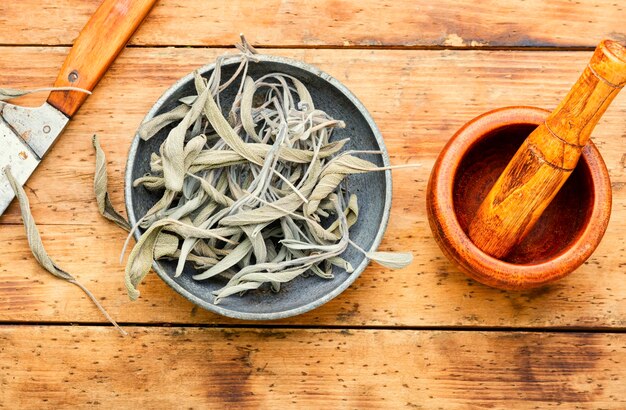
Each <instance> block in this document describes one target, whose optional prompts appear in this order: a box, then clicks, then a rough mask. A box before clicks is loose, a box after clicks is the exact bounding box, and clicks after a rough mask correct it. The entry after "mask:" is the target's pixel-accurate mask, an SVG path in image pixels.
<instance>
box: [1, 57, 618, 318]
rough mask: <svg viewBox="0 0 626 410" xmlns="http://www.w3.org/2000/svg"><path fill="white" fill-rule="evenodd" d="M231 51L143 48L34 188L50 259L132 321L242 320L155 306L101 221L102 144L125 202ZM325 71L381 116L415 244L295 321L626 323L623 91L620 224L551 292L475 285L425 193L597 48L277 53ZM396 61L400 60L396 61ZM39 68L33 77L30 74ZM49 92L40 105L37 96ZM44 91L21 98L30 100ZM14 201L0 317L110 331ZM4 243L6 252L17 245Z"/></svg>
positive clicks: (153, 283)
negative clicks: (131, 151) (140, 167)
mask: <svg viewBox="0 0 626 410" xmlns="http://www.w3.org/2000/svg"><path fill="white" fill-rule="evenodd" d="M0 51H2V55H3V56H5V58H3V59H2V63H0V64H1V65H0V72H3V73H7V74H6V77H5V78H6V81H7V83H8V84H12V85H14V86H31V87H32V86H43V85H49V83H50V82H51V81H52V79H53V78H54V70H55V67H58V66H59V64H60V62H61V61H62V59H63V56H64V54H65V52H66V51H67V49H64V48H30V47H25V48H16V47H10V48H2V49H0ZM222 51H224V50H198V49H129V50H126V51H125V52H124V53H123V54H122V56H121V57H120V59H119V60H118V62H117V63H115V64H114V66H113V68H112V71H111V72H110V73H109V74H108V75H107V76H106V77H105V78H104V80H103V81H102V83H101V84H100V85H99V86H98V88H97V89H96V91H95V93H94V95H93V96H91V97H90V99H88V101H87V102H86V104H85V106H84V107H83V108H82V109H81V111H79V113H78V115H77V116H76V118H75V120H73V122H71V123H70V126H69V128H68V129H67V132H66V133H65V134H64V135H63V137H62V138H61V139H60V141H59V143H58V144H57V145H56V146H55V148H54V149H53V151H52V152H51V154H50V156H49V157H48V158H46V159H45V160H44V161H43V163H42V166H41V167H42V168H41V169H40V170H38V171H37V172H36V174H35V175H34V177H33V178H32V179H31V181H30V182H29V183H28V185H27V187H28V189H27V191H28V192H29V195H30V198H31V202H32V207H33V212H34V215H35V218H36V220H37V221H38V222H39V223H40V224H41V225H42V228H43V229H42V231H43V234H44V241H45V243H46V245H47V246H48V249H49V251H50V254H51V255H53V256H54V257H56V258H57V259H58V261H59V263H60V265H61V266H64V267H66V268H67V269H68V270H70V271H71V272H74V273H75V274H76V275H77V276H79V277H80V279H81V280H83V282H84V283H85V284H86V285H87V286H89V287H91V288H92V289H94V291H96V293H97V294H98V296H99V297H104V298H106V301H105V305H106V306H107V307H108V308H109V309H110V310H111V313H112V314H113V315H114V317H115V318H116V319H118V320H120V321H124V322H144V321H146V322H175V323H232V321H230V320H228V319H224V318H222V317H218V316H215V315H212V314H209V313H207V312H204V311H203V310H202V309H200V310H198V309H197V308H194V307H193V306H192V305H191V304H190V303H188V302H186V301H185V300H184V299H183V298H182V297H180V296H178V295H177V294H176V293H174V292H173V291H171V290H170V289H169V288H168V287H166V286H165V285H164V284H163V283H161V281H160V280H159V279H158V278H156V276H155V275H151V276H150V277H149V278H148V279H147V281H146V285H145V286H144V287H143V289H142V290H143V296H142V298H141V299H140V300H139V301H138V302H135V303H131V302H129V301H128V300H127V298H126V296H125V291H124V290H123V282H122V271H123V267H122V266H120V265H119V264H118V262H117V261H118V258H119V251H120V249H121V246H122V242H123V240H124V237H125V235H124V233H123V232H121V231H120V230H118V229H117V228H116V227H114V226H110V225H109V224H107V223H105V222H104V221H103V220H102V219H101V218H100V217H99V215H98V214H97V211H96V207H95V204H94V200H93V193H92V185H91V184H92V175H93V162H94V160H93V153H92V148H91V145H90V140H91V138H90V137H91V135H92V134H93V133H94V132H97V133H99V134H100V135H101V138H102V143H103V146H104V148H105V150H106V151H107V152H108V154H109V155H108V160H109V170H110V172H111V175H110V184H111V187H112V191H113V201H114V203H115V205H116V206H117V207H118V208H120V209H121V208H122V207H123V195H122V190H123V189H122V186H123V181H122V178H123V177H122V175H123V169H124V163H125V160H126V153H127V150H128V146H129V143H130V139H131V136H132V134H133V132H134V129H135V128H136V126H137V124H138V123H139V122H140V121H141V118H142V117H143V115H144V113H145V112H147V110H148V109H149V107H150V106H151V105H152V103H153V101H155V100H156V99H157V98H158V96H159V95H160V94H161V93H162V92H163V91H164V90H165V89H166V88H167V87H168V86H169V84H171V83H173V82H174V80H175V79H177V78H178V77H180V76H182V75H183V74H185V73H186V72H188V71H190V70H191V69H192V68H194V67H196V66H198V65H200V64H202V63H204V62H207V61H209V60H211V59H212V58H213V57H214V56H215V55H217V54H218V53H221V52H222ZM272 52H275V53H277V54H281V55H286V56H291V57H295V58H299V59H302V60H304V61H308V62H310V63H313V64H315V65H317V66H319V67H321V68H322V69H325V70H327V71H328V72H330V73H331V74H333V75H334V76H336V77H337V78H338V79H339V80H341V81H342V82H344V83H345V84H347V85H348V87H349V88H351V89H352V90H353V91H354V92H355V93H356V95H357V96H359V98H361V99H362V101H363V102H364V103H365V105H366V106H367V107H368V108H369V109H370V110H371V112H372V113H373V116H374V117H375V119H376V121H377V123H378V125H379V126H380V128H381V129H382V132H383V134H384V136H385V140H386V143H387V146H388V148H389V150H390V153H391V156H392V162H393V163H406V162H416V161H419V162H421V163H422V164H423V167H422V168H420V169H418V170H415V171H411V172H405V171H404V172H403V171H398V172H394V203H393V209H392V215H391V220H390V224H389V227H388V230H387V234H386V237H385V241H384V242H383V245H382V248H383V249H396V250H398V249H404V250H410V251H412V252H413V253H414V255H415V256H416V260H415V262H414V263H413V264H412V265H411V266H410V267H409V268H407V269H405V270H402V271H395V272H394V271H390V270H387V269H382V268H380V267H378V266H370V267H369V268H368V270H367V271H366V272H365V273H364V275H363V276H362V278H360V279H359V280H357V282H356V283H355V284H354V286H352V287H351V288H350V289H349V290H348V291H346V292H345V293H344V294H343V295H342V296H340V297H339V298H337V299H336V300H334V301H332V302H331V303H329V304H328V305H326V306H324V307H322V308H320V309H317V310H315V311H313V312H311V313H309V314H306V315H303V316H300V317H296V318H292V319H288V320H286V321H284V322H283V323H295V324H342V325H350V326H360V325H368V326H372V325H373V326H377V325H382V326H394V325H401V326H447V325H450V326H520V327H535V326H536V327H545V326H547V327H553V326H557V327H568V326H573V327H617V328H623V327H624V326H626V304H625V303H624V300H625V299H626V283H624V281H623V280H622V276H623V273H622V269H623V264H624V261H625V260H626V250H625V248H624V243H625V242H626V229H625V228H626V218H624V214H625V213H626V188H625V187H626V177H625V175H624V160H623V158H624V154H623V152H624V151H623V148H622V147H623V146H624V139H625V138H626V125H625V124H624V122H623V121H622V119H623V118H624V117H625V116H626V97H625V96H624V95H622V96H619V97H618V98H617V99H616V101H615V103H614V104H615V105H614V106H613V107H611V108H610V109H609V111H608V112H607V114H606V117H605V119H603V120H602V122H601V124H600V125H599V127H598V130H597V132H596V133H595V137H594V139H595V141H596V142H597V143H598V145H600V149H601V151H602V153H603V155H604V157H605V160H606V162H607V165H608V167H609V169H610V172H611V177H612V180H613V185H614V203H613V218H612V220H611V223H610V225H609V229H608V232H607V234H606V236H605V239H604V241H603V243H602V244H601V245H600V247H599V248H598V250H597V251H596V252H595V254H594V256H593V257H592V258H591V259H590V260H589V261H588V262H587V263H586V264H585V265H584V266H583V267H581V268H580V269H579V270H578V271H577V272H576V273H575V274H573V275H571V276H569V277H568V278H566V279H564V280H562V281H560V282H558V283H556V284H554V285H552V286H550V287H547V288H544V289H540V290H535V291H530V292H523V293H507V292H500V291H497V290H494V289H490V288H487V287H484V286H482V285H479V284H476V283H475V282H472V281H469V280H467V279H466V278H465V277H464V276H463V275H461V274H460V273H458V271H457V270H456V269H455V268H454V267H452V266H451V264H450V263H449V262H448V261H447V260H446V259H445V257H444V256H443V255H442V254H441V252H440V250H439V249H438V248H437V246H436V244H435V243H434V240H433V239H432V236H431V233H430V229H429V228H428V223H427V220H426V215H425V204H424V200H425V199H424V191H425V188H426V182H427V179H428V175H429V172H430V168H431V166H432V164H433V162H434V160H435V158H436V155H437V154H438V152H439V150H440V149H441V147H442V146H443V144H445V142H446V140H447V139H448V138H449V136H451V135H452V134H453V133H454V131H455V130H456V129H457V128H458V127H460V126H461V125H462V124H463V122H465V121H466V120H468V119H470V118H472V117H473V116H475V115H478V114H479V113H481V112H484V111H485V110H488V109H490V108H493V107H496V106H504V105H513V104H515V103H516V102H517V103H519V102H523V103H525V104H530V105H539V106H547V107H550V106H554V105H555V104H556V103H557V101H558V100H559V98H560V97H561V96H562V95H563V94H564V93H565V92H566V91H567V89H568V87H569V86H570V84H571V83H572V82H573V81H574V80H575V79H576V77H577V75H578V72H579V70H580V69H582V68H581V67H583V66H584V64H585V63H586V61H587V59H588V56H589V53H586V52H564V53H558V57H559V58H558V60H556V61H555V60H554V57H555V54H554V53H545V52H517V53H510V52H485V51H477V52H467V51H463V52H461V51H364V50H349V51H343V52H337V51H333V50H272ZM389 61H393V64H389ZM24 62H28V63H29V64H26V68H25V69H23V70H21V71H19V70H17V67H18V66H20V65H22V66H23V65H24ZM39 98H42V97H39ZM36 99H37V97H29V98H26V99H22V101H23V102H25V103H29V104H32V103H34V102H35V100H36ZM19 223H20V217H19V214H18V211H17V208H16V206H15V204H13V205H12V206H11V207H10V209H9V210H8V212H7V214H5V215H4V216H3V217H2V218H0V224H2V229H1V230H0V241H2V243H3V244H7V245H8V246H7V247H5V248H3V258H2V259H1V260H0V273H1V274H2V278H3V280H5V281H6V282H4V283H5V284H4V285H3V286H0V320H4V321H14V320H19V321H29V320H34V321H48V320H52V321H101V320H102V318H101V316H100V315H99V313H98V312H97V311H96V310H95V309H94V308H93V306H92V305H91V303H90V302H89V301H88V300H87V299H85V298H83V297H82V295H81V294H80V292H79V291H78V290H77V289H75V288H73V287H71V286H68V285H66V284H63V283H60V282H59V281H58V280H56V279H54V278H51V277H48V275H47V274H46V273H45V272H42V271H41V269H40V268H39V267H38V266H37V265H36V264H35V263H34V262H33V261H32V260H31V258H30V255H29V253H28V250H27V247H26V242H25V240H24V234H23V228H22V227H21V226H19V225H15V224H19ZM5 249H6V250H5Z"/></svg>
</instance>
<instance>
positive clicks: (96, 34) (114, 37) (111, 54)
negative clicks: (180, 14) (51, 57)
mask: <svg viewBox="0 0 626 410" xmlns="http://www.w3.org/2000/svg"><path fill="white" fill-rule="evenodd" d="M154 3H156V0H104V1H103V2H102V4H101V5H100V7H98V10H96V12H95V13H94V14H93V15H92V16H91V18H90V19H89V21H88V22H87V24H86V25H85V27H83V29H82V30H81V32H80V35H79V36H78V38H77V39H76V41H74V46H73V47H72V49H71V50H70V53H69V55H68V56H67V58H66V59H65V62H64V63H63V67H62V68H61V72H60V73H59V76H58V77H57V79H56V81H55V83H54V86H55V87H67V86H72V87H80V88H84V89H86V90H89V91H92V90H93V89H94V88H95V86H96V84H98V81H100V79H101V78H102V76H103V75H104V73H105V72H106V71H107V69H108V68H109V66H110V65H111V63H113V60H115V57H117V55H118V54H119V53H120V51H122V48H124V45H126V43H127V42H128V40H129V39H130V37H131V36H132V35H133V33H134V32H135V30H137V27H139V25H140V24H141V22H142V21H143V19H144V18H145V17H146V15H147V14H148V12H149V11H150V9H151V8H152V6H153V5H154ZM87 95H88V94H85V93H82V92H79V91H53V92H52V93H50V96H49V97H48V103H50V104H51V105H53V106H54V107H56V108H57V109H58V110H60V111H62V112H63V113H64V114H65V115H67V116H68V117H71V116H72V115H74V113H76V111H78V109H79V108H80V106H81V105H82V104H83V102H84V101H85V99H87Z"/></svg>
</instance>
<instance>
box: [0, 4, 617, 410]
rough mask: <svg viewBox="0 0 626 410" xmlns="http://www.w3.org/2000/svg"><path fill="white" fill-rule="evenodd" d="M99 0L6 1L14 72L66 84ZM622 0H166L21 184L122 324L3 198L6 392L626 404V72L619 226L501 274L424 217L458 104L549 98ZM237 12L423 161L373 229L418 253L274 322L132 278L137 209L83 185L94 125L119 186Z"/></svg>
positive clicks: (607, 30)
mask: <svg viewBox="0 0 626 410" xmlns="http://www.w3.org/2000/svg"><path fill="white" fill-rule="evenodd" d="M98 3H99V2H98V1H79V0H49V1H34V0H23V1H19V2H17V1H5V2H1V3H0V86H10V87H14V88H19V87H28V88H32V87H38V86H50V85H52V84H53V83H54V80H55V78H56V76H57V74H58V72H59V69H60V68H61V66H62V64H63V61H64V60H65V57H66V56H67V54H68V52H69V45H71V43H72V42H73V40H74V39H75V38H76V37H77V35H78V33H79V31H80V29H81V28H82V26H83V25H84V24H85V23H86V22H87V20H88V19H89V17H90V15H91V14H92V13H93V12H94V11H95V10H96V8H97V7H98ZM625 10H626V9H624V6H623V5H622V4H621V3H620V2H615V1H613V2H602V1H586V0H585V1H580V2H568V1H554V2H543V1H539V0H532V1H519V2H518V1H506V2H486V3H485V2H483V3H476V2H471V3H467V4H464V5H459V4H458V2H452V1H441V2H426V1H396V2H385V1H376V2H375V1H361V2H357V1H330V0H324V1H319V2H296V1H267V2H261V1H243V0H238V1H232V2H217V1H212V0H211V1H204V0H202V1H201V0H190V1H182V0H180V1H176V0H161V1H159V2H158V3H157V5H156V6H155V7H154V9H153V10H152V12H151V14H150V15H149V16H148V17H147V19H146V21H145V24H144V25H143V26H141V27H140V28H139V29H138V31H137V33H136V34H135V35H134V36H133V38H132V39H131V42H130V44H131V46H129V47H127V48H126V49H125V50H123V51H122V53H121V54H120V55H119V57H118V58H117V60H116V61H115V62H114V63H113V65H112V66H111V68H110V69H109V71H108V72H107V73H106V74H105V76H104V77H103V79H102V80H101V81H100V83H99V84H98V86H97V87H96V88H95V90H94V93H93V95H91V96H90V97H89V98H88V99H87V100H86V101H85V103H84V104H83V106H82V107H81V109H80V110H79V111H78V112H77V114H76V115H75V116H74V118H73V119H72V120H71V121H70V123H69V125H68V127H67V129H66V131H65V132H64V134H63V135H62V137H61V138H60V139H59V141H58V143H57V144H56V145H55V147H54V148H53V149H52V151H51V152H50V154H49V155H48V156H47V157H46V158H45V159H44V161H43V162H42V164H41V165H40V167H39V169H38V170H37V171H36V172H35V174H34V175H33V177H32V178H31V179H30V180H29V182H28V184H27V186H26V192H27V194H28V195H29V198H30V201H31V205H32V210H33V214H34V217H35V220H36V221H37V222H38V224H39V226H40V228H41V231H42V236H43V241H44V243H45V245H46V248H47V250H48V252H49V254H50V255H51V256H52V257H53V258H54V259H55V260H56V261H57V262H58V264H59V265H60V266H62V267H64V268H65V269H67V270H68V271H70V272H72V273H73V274H74V275H75V276H77V277H78V279H79V280H80V281H81V282H82V283H84V284H85V285H86V286H87V287H89V288H90V289H91V290H92V291H93V292H94V293H95V294H96V296H97V297H98V299H100V300H101V302H102V304H103V305H104V306H105V307H106V308H107V309H108V310H109V312H110V313H111V315H112V316H113V317H114V318H115V319H116V320H118V321H119V322H120V323H121V324H122V326H123V327H124V328H126V329H127V330H128V331H129V333H130V334H131V337H130V338H121V337H120V336H119V335H118V334H117V333H116V332H115V331H114V330H113V329H112V328H111V327H109V326H104V325H105V321H104V320H103V318H102V316H101V315H100V313H99V312H98V311H97V309H96V308H94V306H93V305H92V304H91V302H90V301H89V300H88V299H87V298H86V297H84V295H83V294H82V293H81V292H80V291H79V290H78V289H77V288H76V287H74V286H71V285H68V284H66V283H63V282H62V281H60V280H58V279H56V278H54V277H52V276H50V275H49V274H48V273H46V272H44V271H42V269H41V268H39V267H38V265H37V264H36V262H34V261H33V259H32V257H31V255H30V253H29V251H28V247H27V244H26V238H25V234H24V229H23V227H22V226H21V217H20V215H19V211H18V209H17V207H16V206H15V204H13V205H11V207H10V208H9V209H8V210H7V212H6V213H5V214H4V215H3V216H2V217H0V244H1V251H0V252H1V255H0V256H1V257H0V322H1V323H2V324H3V325H2V327H1V328H0V406H4V407H7V408H15V407H23V408H42V407H49V408H59V407H72V408H75V407H96V406H100V407H112V406H114V405H117V407H118V408H134V407H137V406H141V405H143V407H146V408H175V407H182V406H185V405H186V406H187V407H189V408H202V407H209V406H213V407H218V406H224V405H228V404H231V405H233V404H237V405H240V406H241V405H243V406H246V405H247V406H248V407H253V406H259V405H266V406H269V405H275V406H281V407H282V406H289V405H292V406H293V407H300V408H303V407H305V408H306V407H314V406H324V405H326V406H329V407H330V406H332V407H340V408H362V407H366V406H370V407H376V408H380V407H385V406H387V407H390V408H398V407H407V408H468V407H472V406H473V407H493V408H502V407H511V408H524V407H528V408H534V407H537V406H539V407H547V406H550V405H554V406H556V405H557V404H560V405H561V406H563V407H576V406H578V407H583V408H616V409H618V408H624V407H626V394H625V393H624V392H623V385H624V382H625V381H624V378H625V376H626V375H625V374H624V363H625V362H626V335H625V334H624V333H623V332H624V330H626V303H625V302H626V281H625V280H624V269H625V268H626V247H625V244H626V151H624V146H626V144H625V143H626V122H625V120H624V118H626V95H620V96H618V97H617V98H616V99H615V100H614V102H613V104H612V106H611V107H610V108H609V109H608V110H607V112H606V114H605V115H604V117H603V119H602V120H601V121H600V122H599V124H598V126H597V129H596V130H595V131H594V134H593V140H594V141H595V142H596V144H597V146H598V149H599V151H600V152H601V154H602V156H603V158H604V160H605V162H606V164H607V168H608V170H609V174H610V177H611V180H612V189H613V211H612V217H611V220H610V222H609V225H608V229H607V233H606V235H605V236H604V239H603V241H602V242H601V243H600V246H599V247H598V248H597V250H596V251H595V252H594V254H593V255H592V256H591V258H590V259H589V260H588V261H587V262H586V263H585V264H584V265H582V266H581V267H580V268H579V269H578V270H576V271H575V272H574V273H573V274H571V275H569V276H568V277H566V278H564V279H563V280H560V281H558V282H555V283H554V284H552V285H550V286H548V287H544V288H540V289H536V290H532V291H526V292H504V291H499V290H495V289H492V288H488V287H486V286H483V285H481V284H479V283H477V282H474V281H472V280H470V279H468V278H466V277H465V276H464V275H463V274H462V273H460V272H459V271H458V270H457V269H456V268H455V267H454V266H453V265H452V264H451V263H450V262H449V261H448V260H447V259H446V257H445V256H444V255H443V254H442V252H441V251H440V249H439V248H438V246H437V244H436V243H435V241H434V239H433V238H432V234H431V232H430V229H429V226H428V222H427V218H426V205H425V191H426V183H427V180H428V176H429V174H430V171H431V168H432V166H433V164H434V162H435V159H436V157H437V155H438V153H439V151H440V150H441V149H442V148H443V146H444V145H445V143H446V141H447V140H448V139H449V138H450V137H451V136H452V135H453V134H454V133H455V131H456V130H457V129H458V128H459V127H461V125H463V124H464V123H465V122H466V121H468V120H470V119H471V118H473V117H475V116H477V115H478V114H481V113H483V112H485V111H487V110H490V109H492V108H496V107H501V106H507V105H519V104H524V105H534V106H539V107H543V108H547V109H550V110H551V109H553V108H554V107H556V106H557V104H558V102H559V101H560V100H561V99H562V98H563V97H564V96H565V94H566V93H567V90H568V89H569V88H570V87H571V85H572V84H573V83H574V82H575V81H576V79H577V78H578V76H579V75H580V73H581V71H582V68H583V67H584V66H585V64H586V63H587V61H588V60H589V58H590V57H591V54H592V50H593V47H594V46H595V45H596V44H597V43H598V42H599V41H600V40H601V39H602V38H605V37H609V38H614V39H617V40H620V39H621V40H622V41H624V40H626V35H625V33H624V32H623V30H624V28H623V22H624V18H625V17H626V14H625ZM239 32H244V33H245V34H246V35H247V37H248V39H249V40H250V41H251V42H252V43H253V44H255V45H261V46H263V47H264V48H263V49H262V51H263V52H265V53H271V54H277V55H283V56H287V57H291V58H296V59H301V60H303V61H306V62H308V63H310V64H313V65H315V66H318V67H319V68H321V69H322V70H324V71H326V72H328V73H329V74H331V75H332V76H334V77H336V78H337V79H338V80H340V81H341V82H343V83H344V84H346V85H347V86H348V88H350V89H351V90H352V91H353V92H354V93H355V94H356V95H357V97H358V98H359V99H361V101H362V102H363V103H364V105H365V106H366V107H367V108H368V110H370V112H371V113H372V115H373V117H374V119H375V121H376V123H377V125H378V126H379V128H380V129H381V132H382V134H383V136H384V138H385V142H386V144H387V147H388V149H389V152H390V155H391V161H392V163H394V164H404V163H409V162H419V163H421V164H422V166H421V168H418V169H415V170H410V171H406V170H397V171H394V172H393V181H394V188H393V189H394V190H393V206H392V210H391V219H390V223H389V227H388V229H387V232H386V235H385V238H384V241H383V244H382V246H381V247H382V249H385V250H389V249H393V250H407V251H411V252H413V253H414V255H415V261H414V262H413V263H412V264H411V265H410V266H409V267H408V268H406V269H403V270H399V271H391V270H388V269H384V268H381V267H379V266H375V265H371V266H369V267H368V268H367V270H366V271H365V272H364V273H363V274H362V276H361V277H360V278H358V279H357V281H356V282H355V283H354V285H353V286H351V287H350V288H349V289H348V290H346V291H345V292H344V293H342V294H341V295H340V296H339V297H337V298H336V299H334V300H332V301H331V302H329V303H328V304H326V305H324V306H322V307H320V308H318V309H316V310H313V311H311V312H309V313H306V314H304V315H301V316H296V317H293V318H289V319H284V320H281V321H277V322H263V323H255V322H239V321H236V320H233V319H227V318H224V317H221V316H217V315H214V314H211V313H209V312H206V311H204V310H202V309H199V308H197V307H194V305H192V304H191V303H190V302H188V301H186V300H185V299H183V298H182V297H181V296H179V295H178V294H177V293H175V292H174V291H172V290H171V289H170V288H169V287H167V286H166V285H165V284H164V283H163V282H162V281H160V280H159V279H158V278H157V277H156V275H154V274H150V275H149V276H148V277H147V278H146V280H145V283H144V284H143V286H142V296H141V297H140V299H139V300H138V301H137V302H130V301H129V300H128V298H127V296H126V293H125V290H124V284H123V266H122V265H120V264H119V263H118V258H119V253H120V251H121V248H122V243H123V241H124V238H125V233H124V232H122V231H120V229H119V228H117V227H116V226H112V225H110V224H108V223H106V222H105V221H103V220H102V218H101V217H100V216H99V214H98V213H97V207H96V205H95V202H94V195H93V191H92V189H93V188H92V182H93V170H94V154H93V152H92V147H91V136H92V135H93V134H94V133H97V134H98V135H99V136H100V138H101V142H102V146H103V148H104V149H105V151H106V153H107V160H108V169H109V173H110V175H109V183H110V187H111V190H112V200H113V203H114V205H115V206H116V207H117V208H119V209H123V202H124V201H123V193H122V192H123V173H124V166H125V161H126V154H127V151H128V148H129V145H130V141H131V138H132V137H133V133H134V131H135V130H136V128H137V125H138V124H139V123H140V122H141V120H142V118H143V116H144V115H145V113H146V112H147V111H148V109H149V108H150V107H151V106H152V104H153V103H154V102H155V101H156V99H157V98H158V97H159V96H160V95H161V94H162V93H163V91H165V90H166V89H167V88H168V87H169V86H170V85H171V84H172V83H173V82H174V81H176V80H177V79H178V78H180V77H181V76H183V75H185V74H187V73H188V72H190V71H191V70H193V69H194V68H196V67H198V66H200V65H203V64H206V63H209V62H212V61H213V59H214V58H215V57H216V56H218V55H220V54H222V53H224V52H232V51H233V49H232V48H229V49H227V48H223V47H226V46H229V45H230V44H232V43H234V42H235V41H237V40H238V34H239ZM164 46H173V47H164ZM185 46H193V47H185ZM220 47H222V48H220ZM44 99H45V96H40V95H35V96H28V97H23V98H21V99H18V100H16V102H18V103H22V104H26V105H35V104H37V103H40V102H42V101H43V100H44ZM213 326H218V328H213ZM259 327H262V328H259Z"/></svg>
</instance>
